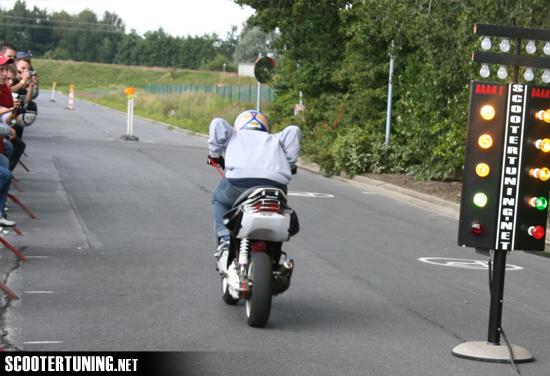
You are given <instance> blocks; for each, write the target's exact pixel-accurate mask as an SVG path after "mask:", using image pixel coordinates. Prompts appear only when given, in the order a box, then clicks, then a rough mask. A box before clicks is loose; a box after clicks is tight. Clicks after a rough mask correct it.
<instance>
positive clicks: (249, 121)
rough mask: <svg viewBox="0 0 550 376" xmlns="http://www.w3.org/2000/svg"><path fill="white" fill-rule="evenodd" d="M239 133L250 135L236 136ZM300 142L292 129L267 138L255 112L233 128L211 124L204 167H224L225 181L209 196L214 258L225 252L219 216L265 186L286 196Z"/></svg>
mask: <svg viewBox="0 0 550 376" xmlns="http://www.w3.org/2000/svg"><path fill="white" fill-rule="evenodd" d="M243 130H248V131H251V132H240V131H243ZM301 139H302V132H301V131H300V128H298V127H297V126H295V125H290V126H288V127H286V128H285V129H283V130H282V131H281V132H279V133H276V134H271V125H270V124H269V121H268V120H267V118H266V117H265V116H264V115H263V114H262V113H260V112H259V111H254V110H248V111H245V112H243V113H241V114H240V115H239V116H238V117H237V120H235V126H234V127H232V126H231V125H230V124H229V123H228V122H227V121H225V120H223V119H219V118H217V119H214V120H212V122H211V123H210V137H209V139H208V147H209V149H210V155H209V156H208V163H209V164H211V163H215V164H218V165H219V166H221V167H222V169H225V168H226V167H227V172H226V177H224V178H222V180H221V181H220V183H219V184H218V186H217V187H216V189H215V190H214V192H213V193H212V210H213V212H214V220H215V225H216V233H217V235H218V239H219V246H218V249H217V252H216V253H215V255H214V256H215V257H219V256H220V255H221V254H222V252H223V251H224V250H227V249H228V248H229V230H228V229H227V228H226V227H225V226H224V224H223V216H224V215H225V214H226V213H227V212H228V211H229V210H230V209H231V207H232V206H233V204H234V203H235V201H236V200H237V198H239V196H240V195H241V194H242V193H243V192H244V191H246V190H247V189H249V188H252V187H255V186H258V185H268V186H273V187H276V188H281V189H283V191H284V192H285V193H286V192H287V190H286V185H287V184H288V182H289V181H290V178H291V175H292V174H295V173H296V161H297V160H298V155H299V154H300V141H301ZM223 154H225V159H224V157H223ZM226 161H227V163H226Z"/></svg>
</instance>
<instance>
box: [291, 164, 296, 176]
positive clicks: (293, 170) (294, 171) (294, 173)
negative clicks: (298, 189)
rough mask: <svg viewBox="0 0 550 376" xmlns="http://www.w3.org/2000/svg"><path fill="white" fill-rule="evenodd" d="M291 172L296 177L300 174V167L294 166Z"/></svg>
mask: <svg viewBox="0 0 550 376" xmlns="http://www.w3.org/2000/svg"><path fill="white" fill-rule="evenodd" d="M290 171H291V172H292V175H296V174H297V173H298V167H297V166H294V167H292V168H291V169H290Z"/></svg>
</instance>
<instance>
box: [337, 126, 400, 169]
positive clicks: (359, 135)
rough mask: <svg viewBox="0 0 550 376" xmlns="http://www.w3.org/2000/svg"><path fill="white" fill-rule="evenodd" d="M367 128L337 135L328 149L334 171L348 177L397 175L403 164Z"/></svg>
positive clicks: (397, 155) (391, 150)
mask: <svg viewBox="0 0 550 376" xmlns="http://www.w3.org/2000/svg"><path fill="white" fill-rule="evenodd" d="M372 134H373V133H372V130H371V129H368V128H359V127H353V128H351V129H348V130H346V132H345V133H343V134H341V135H338V137H336V140H335V141H334V143H333V144H332V145H331V147H330V154H331V157H332V159H333V160H334V166H335V169H336V171H337V172H338V171H344V172H345V173H346V174H347V175H349V176H355V175H358V174H361V173H364V172H372V173H383V172H389V173H399V172H402V171H403V169H404V164H403V162H402V159H401V158H400V156H399V154H398V153H396V152H395V149H394V148H392V147H387V146H386V145H385V144H384V143H383V142H381V141H379V140H376V139H375V138H374V137H373V136H372Z"/></svg>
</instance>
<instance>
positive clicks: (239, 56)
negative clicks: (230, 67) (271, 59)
mask: <svg viewBox="0 0 550 376" xmlns="http://www.w3.org/2000/svg"><path fill="white" fill-rule="evenodd" d="M276 39H277V33H276V32H274V31H272V32H269V33H266V32H263V31H261V30H260V28H259V27H249V28H245V29H244V30H243V32H242V34H241V36H240V40H239V43H238V45H237V47H236V48H235V54H234V57H233V61H234V62H235V64H239V63H253V62H255V61H256V59H257V58H258V56H259V54H260V53H261V54H262V56H273V52H274V51H273V47H272V46H273V42H274V41H275V40H276Z"/></svg>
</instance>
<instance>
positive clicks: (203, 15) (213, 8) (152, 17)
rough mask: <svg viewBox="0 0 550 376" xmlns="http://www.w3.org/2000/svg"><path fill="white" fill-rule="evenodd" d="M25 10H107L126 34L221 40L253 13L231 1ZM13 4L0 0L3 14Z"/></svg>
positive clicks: (68, 3) (137, 0)
mask: <svg viewBox="0 0 550 376" xmlns="http://www.w3.org/2000/svg"><path fill="white" fill-rule="evenodd" d="M26 3H27V9H32V8H33V7H34V6H35V5H36V6H37V7H38V8H40V9H48V10H49V11H50V12H52V13H53V12H56V11H61V10H65V11H66V12H68V13H71V14H78V13H79V12H80V11H82V10H84V9H86V8H88V9H90V10H91V11H93V12H95V13H96V14H97V15H98V19H101V18H102V17H103V13H104V12H105V11H106V10H108V11H110V12H114V13H116V14H118V16H119V17H120V18H121V19H122V20H123V21H124V23H125V24H126V33H129V32H130V30H131V29H135V30H136V31H137V32H138V34H140V35H143V34H144V33H145V32H146V31H154V30H158V29H159V27H162V28H163V30H164V31H165V32H166V33H168V34H170V35H172V36H185V37H186V36H188V35H192V36H195V35H203V34H205V33H208V34H212V33H217V34H218V35H219V36H220V37H221V38H222V39H225V38H226V36H227V33H228V32H229V31H230V30H231V26H232V25H235V26H237V27H238V28H239V31H240V30H241V29H242V23H243V22H244V21H245V20H246V19H247V18H248V17H249V16H251V15H252V14H254V10H253V9H252V8H250V7H249V6H246V7H245V8H241V7H240V6H239V5H237V4H235V3H234V2H233V1H231V0H26ZM14 4H15V0H13V1H4V0H0V6H1V7H2V8H3V9H4V10H9V9H12V8H13V5H14Z"/></svg>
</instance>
